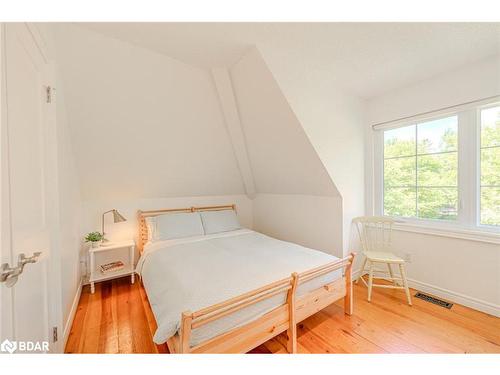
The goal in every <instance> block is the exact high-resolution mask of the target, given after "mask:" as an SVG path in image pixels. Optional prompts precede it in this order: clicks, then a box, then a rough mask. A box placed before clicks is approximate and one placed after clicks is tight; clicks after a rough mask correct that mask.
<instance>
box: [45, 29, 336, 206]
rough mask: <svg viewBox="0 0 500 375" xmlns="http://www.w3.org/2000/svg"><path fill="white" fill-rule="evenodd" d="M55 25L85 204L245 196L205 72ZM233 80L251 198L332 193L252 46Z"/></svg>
mask: <svg viewBox="0 0 500 375" xmlns="http://www.w3.org/2000/svg"><path fill="white" fill-rule="evenodd" d="M53 28H54V33H55V41H56V50H57V54H58V55H57V62H58V64H59V66H60V70H61V73H62V78H63V79H62V82H63V85H64V91H65V102H66V106H67V113H68V120H69V124H70V128H71V135H72V142H73V149H74V151H75V154H76V155H75V156H76V161H77V166H78V171H79V174H80V180H81V185H82V195H83V199H84V200H85V201H92V200H101V201H102V200H106V199H111V198H112V199H114V200H116V199H137V198H165V197H186V196H199V195H228V194H244V193H245V192H246V191H245V186H244V184H243V181H242V177H243V176H242V173H241V170H240V169H241V168H239V165H238V161H237V159H236V157H235V156H236V154H235V152H236V150H234V143H233V144H232V143H231V139H230V137H229V134H228V128H227V124H226V123H225V118H224V116H223V114H222V109H221V105H222V104H221V102H220V98H219V96H218V94H220V93H218V92H217V89H216V87H215V83H214V81H213V78H212V75H211V72H210V70H209V69H206V68H200V67H195V66H192V65H189V64H186V63H183V62H180V61H178V60H175V59H172V58H170V57H168V56H166V55H163V54H159V53H157V52H154V51H151V50H148V49H145V48H142V47H140V46H137V45H134V44H131V43H127V42H123V41H121V40H118V39H115V38H111V37H107V36H104V35H102V34H99V33H96V32H94V31H92V30H88V29H86V28H82V27H80V26H78V25H71V24H59V25H57V26H54V27H53ZM231 77H232V83H233V87H234V94H235V99H236V102H237V108H236V111H237V113H239V114H240V115H241V125H242V130H243V132H244V135H245V142H246V145H247V147H248V158H249V161H250V164H251V169H252V173H251V174H252V176H251V178H252V179H255V181H254V182H255V187H256V189H255V190H256V193H274V194H304V195H320V196H338V195H339V193H338V191H337V189H336V188H335V185H334V183H333V182H332V180H331V178H330V176H329V175H328V173H327V172H326V170H325V168H324V166H323V164H322V163H321V161H320V159H319V158H318V156H317V154H316V151H315V150H314V148H313V146H312V145H311V143H310V142H309V140H308V138H307V136H306V134H305V133H304V131H303V129H302V127H301V125H300V123H299V122H298V120H297V118H296V117H295V115H294V113H293V111H292V110H291V108H290V106H289V105H288V103H287V100H286V98H285V97H284V96H283V94H282V92H281V91H280V88H279V86H278V85H277V83H276V82H275V81H274V79H273V75H272V74H271V72H270V71H269V70H268V69H267V66H266V64H265V62H264V61H263V60H262V58H261V57H260V55H259V54H258V52H257V50H256V49H253V50H252V53H250V54H248V55H247V58H246V59H242V60H241V61H240V62H239V63H238V64H237V65H235V67H234V69H232V70H231ZM245 152H246V151H245Z"/></svg>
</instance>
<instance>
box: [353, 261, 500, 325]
mask: <svg viewBox="0 0 500 375" xmlns="http://www.w3.org/2000/svg"><path fill="white" fill-rule="evenodd" d="M360 272H361V270H357V271H354V272H353V279H354V280H356V279H357V278H358V276H359V274H360ZM408 285H409V286H410V288H413V289H416V290H418V291H421V292H425V293H429V294H432V295H433V296H436V297H440V298H443V299H445V300H447V301H450V302H453V303H458V304H460V305H463V306H467V307H470V308H471V309H474V310H478V311H481V312H484V313H486V314H490V315H493V316H496V317H500V306H499V305H496V304H494V303H491V302H487V301H483V300H480V299H478V298H474V297H471V296H467V295H465V294H462V293H458V292H454V291H452V290H448V289H444V288H440V287H438V286H435V285H431V284H427V283H424V282H422V281H418V280H415V279H411V278H408Z"/></svg>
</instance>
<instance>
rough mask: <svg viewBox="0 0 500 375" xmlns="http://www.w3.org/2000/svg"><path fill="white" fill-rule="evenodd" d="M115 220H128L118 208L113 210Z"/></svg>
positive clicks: (117, 221)
mask: <svg viewBox="0 0 500 375" xmlns="http://www.w3.org/2000/svg"><path fill="white" fill-rule="evenodd" d="M113 221H114V222H115V223H120V222H122V221H127V219H125V218H124V217H123V216H122V215H121V214H120V213H119V212H118V211H117V210H113Z"/></svg>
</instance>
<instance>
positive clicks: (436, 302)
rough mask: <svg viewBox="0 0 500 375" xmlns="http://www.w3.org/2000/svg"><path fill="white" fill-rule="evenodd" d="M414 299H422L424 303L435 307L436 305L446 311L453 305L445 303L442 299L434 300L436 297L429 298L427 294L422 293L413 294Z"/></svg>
mask: <svg viewBox="0 0 500 375" xmlns="http://www.w3.org/2000/svg"><path fill="white" fill-rule="evenodd" d="M415 297H416V298H420V299H423V300H424V301H427V302H430V303H433V304H435V305H438V306H441V307H445V308H447V309H451V307H452V306H453V303H450V302H446V301H443V300H442V299H439V298H436V297H432V296H429V295H428V294H424V293H420V292H418V293H417V294H415Z"/></svg>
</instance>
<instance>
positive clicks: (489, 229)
mask: <svg viewBox="0 0 500 375" xmlns="http://www.w3.org/2000/svg"><path fill="white" fill-rule="evenodd" d="M498 105H500V97H495V98H492V99H488V100H484V101H480V102H474V103H470V104H465V105H461V106H456V107H454V108H451V109H445V110H441V111H435V112H432V113H427V114H424V115H419V116H414V117H408V118H405V119H404V120H400V121H394V122H391V123H387V124H384V125H378V126H375V127H374V130H373V139H374V148H373V151H374V155H373V162H374V164H373V167H374V175H373V176H374V184H373V186H374V189H373V196H374V207H373V209H374V214H375V215H383V213H384V209H383V208H384V207H383V205H384V174H383V173H384V131H386V130H390V129H395V128H400V127H404V126H409V125H414V124H417V123H423V122H427V121H432V120H437V119H440V118H444V117H449V116H457V117H458V181H457V183H458V215H457V220H439V219H421V218H416V217H395V218H396V219H397V221H398V224H397V225H396V228H397V229H401V230H407V231H411V232H420V233H428V234H434V235H444V236H453V237H458V238H465V239H473V240H480V241H484V242H491V243H500V226H491V225H483V224H481V223H480V170H481V169H480V164H481V158H480V152H481V151H480V142H481V133H480V132H481V121H480V119H481V110H482V109H487V108H491V107H495V106H498Z"/></svg>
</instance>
